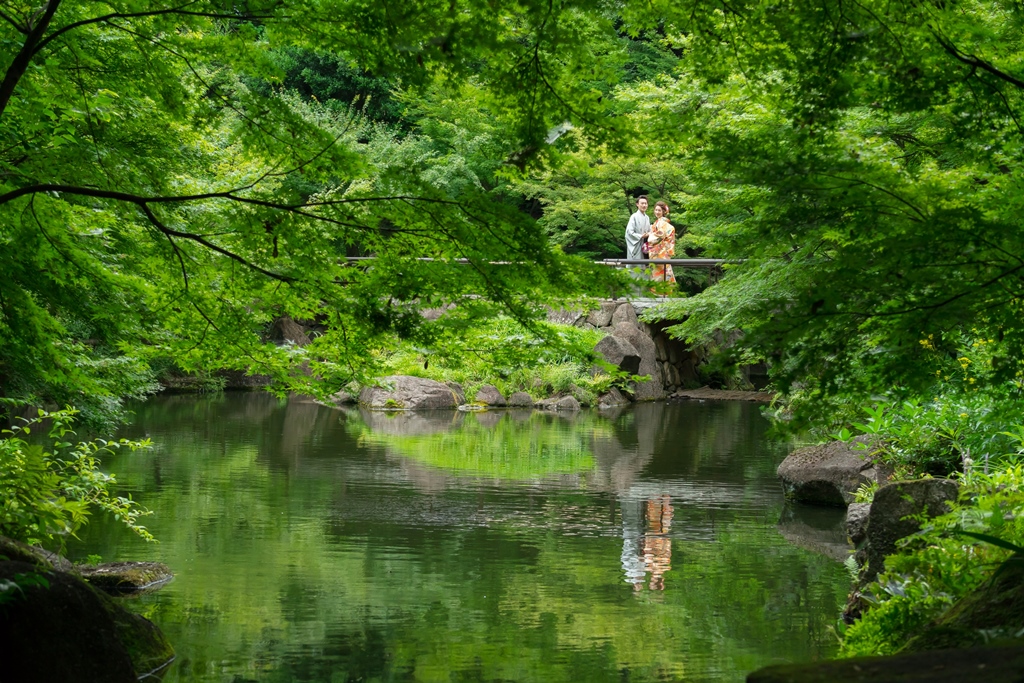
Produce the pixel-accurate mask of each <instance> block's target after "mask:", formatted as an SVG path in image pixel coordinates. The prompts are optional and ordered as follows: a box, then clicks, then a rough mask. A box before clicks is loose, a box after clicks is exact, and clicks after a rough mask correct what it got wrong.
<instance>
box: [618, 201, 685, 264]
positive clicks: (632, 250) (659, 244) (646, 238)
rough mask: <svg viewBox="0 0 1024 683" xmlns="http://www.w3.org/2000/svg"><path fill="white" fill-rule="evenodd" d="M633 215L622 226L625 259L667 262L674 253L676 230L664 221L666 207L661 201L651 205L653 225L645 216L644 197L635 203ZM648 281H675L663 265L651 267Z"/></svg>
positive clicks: (666, 212) (666, 216) (645, 202)
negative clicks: (623, 228)
mask: <svg viewBox="0 0 1024 683" xmlns="http://www.w3.org/2000/svg"><path fill="white" fill-rule="evenodd" d="M636 209H637V210H636V213H634V214H633V215H632V216H630V217H629V222H628V223H626V258H627V259H637V260H639V259H643V258H649V259H670V258H672V257H673V256H675V252H676V229H675V228H674V227H672V224H671V223H670V222H669V220H668V214H669V208H668V204H666V203H665V202H661V201H659V202H655V204H654V218H655V220H654V225H651V219H650V218H648V216H647V195H640V196H639V197H638V198H637V200H636ZM651 279H652V280H658V281H660V282H675V281H676V277H675V274H674V273H673V272H672V266H671V265H670V264H667V263H661V264H654V267H653V268H652V270H651Z"/></svg>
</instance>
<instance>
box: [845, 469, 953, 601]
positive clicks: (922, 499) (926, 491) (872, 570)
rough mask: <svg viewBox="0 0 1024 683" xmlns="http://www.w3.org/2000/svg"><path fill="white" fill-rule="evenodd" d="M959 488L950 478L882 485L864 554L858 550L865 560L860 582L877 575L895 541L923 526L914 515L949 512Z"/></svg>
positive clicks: (872, 513) (936, 515) (874, 506)
mask: <svg viewBox="0 0 1024 683" xmlns="http://www.w3.org/2000/svg"><path fill="white" fill-rule="evenodd" d="M958 492H959V489H958V487H957V484H956V482H955V481H952V480H950V479H918V480H916V481H898V482H894V483H892V484H889V485H888V486H883V487H882V488H880V489H879V490H878V492H877V493H875V499H874V501H872V503H871V510H870V511H869V512H868V524H867V530H866V533H867V539H866V544H865V546H864V548H863V554H861V553H859V554H858V555H859V559H861V560H862V561H863V562H865V564H866V568H865V571H864V572H863V573H862V574H861V583H862V584H866V583H868V582H870V581H873V580H874V579H875V577H876V576H878V574H879V573H880V572H881V571H882V570H883V568H884V565H885V557H886V555H891V554H892V553H894V552H896V541H898V540H900V539H901V538H905V537H907V536H909V535H911V534H913V533H915V532H917V531H918V530H920V528H921V523H920V522H919V521H917V520H916V519H911V517H915V516H921V515H924V517H925V518H931V517H938V516H939V515H941V514H944V513H946V512H949V504H950V503H951V502H952V501H954V500H956V498H957V494H958Z"/></svg>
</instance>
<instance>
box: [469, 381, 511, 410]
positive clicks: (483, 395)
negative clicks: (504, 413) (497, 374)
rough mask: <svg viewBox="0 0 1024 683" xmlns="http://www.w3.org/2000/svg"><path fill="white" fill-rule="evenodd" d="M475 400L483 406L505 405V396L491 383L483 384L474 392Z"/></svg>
mask: <svg viewBox="0 0 1024 683" xmlns="http://www.w3.org/2000/svg"><path fill="white" fill-rule="evenodd" d="M476 402H477V403H482V404H483V405H485V406H493V407H496V408H504V407H505V405H507V403H506V401H505V397H504V396H502V395H501V392H500V391H498V388H497V387H496V386H494V385H491V384H485V385H483V386H482V387H480V389H479V390H478V391H477V392H476Z"/></svg>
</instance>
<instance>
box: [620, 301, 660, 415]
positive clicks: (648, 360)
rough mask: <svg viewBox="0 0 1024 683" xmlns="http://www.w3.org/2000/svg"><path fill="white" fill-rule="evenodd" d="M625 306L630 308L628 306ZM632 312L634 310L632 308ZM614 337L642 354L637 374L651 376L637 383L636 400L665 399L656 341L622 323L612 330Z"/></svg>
mask: <svg viewBox="0 0 1024 683" xmlns="http://www.w3.org/2000/svg"><path fill="white" fill-rule="evenodd" d="M623 305H627V306H628V304H623ZM620 308H621V307H620ZM630 310H633V309H632V307H630ZM616 313H618V311H616ZM612 335H614V336H615V337H618V338H619V339H623V340H625V341H627V342H629V343H630V344H631V345H632V346H633V348H635V349H636V350H637V352H638V353H639V354H640V368H639V369H638V370H637V373H636V374H638V375H649V376H650V379H649V380H647V381H645V382H638V383H637V385H636V389H635V390H634V397H635V398H636V400H637V401H656V400H658V399H660V398H664V397H665V388H664V385H663V384H662V377H661V365H660V364H659V363H658V359H657V349H655V347H654V340H653V339H651V338H650V337H649V336H647V335H646V334H644V332H643V330H641V329H640V328H639V327H637V326H636V325H635V324H633V323H631V322H620V323H618V324H617V325H615V327H613V328H612Z"/></svg>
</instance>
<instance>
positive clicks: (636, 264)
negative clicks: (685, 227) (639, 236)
mask: <svg viewBox="0 0 1024 683" xmlns="http://www.w3.org/2000/svg"><path fill="white" fill-rule="evenodd" d="M376 258H377V257H376V256H346V257H345V260H346V261H349V262H354V263H358V262H361V261H374V260H376ZM416 260H417V261H435V260H439V259H433V258H430V257H420V258H418V259H416ZM448 262H449V263H462V264H468V263H469V262H470V261H469V259H464V258H460V259H451V260H449V261H448ZM738 262H739V261H735V260H727V259H720V258H652V259H628V258H606V259H603V260H601V261H594V263H599V264H601V265H605V266H611V267H613V268H641V267H645V266H659V265H669V266H673V267H678V268H696V269H700V270H706V271H708V280H709V281H710V282H711V283H712V284H714V283H715V282H717V281H718V278H719V276H720V275H721V274H722V266H723V265H725V264H726V263H738ZM489 263H491V264H492V265H501V264H506V263H511V261H490V262H489Z"/></svg>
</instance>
